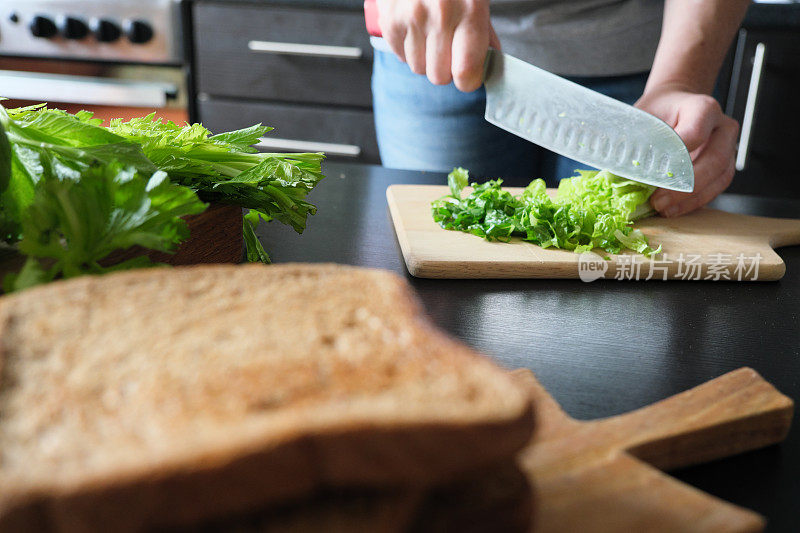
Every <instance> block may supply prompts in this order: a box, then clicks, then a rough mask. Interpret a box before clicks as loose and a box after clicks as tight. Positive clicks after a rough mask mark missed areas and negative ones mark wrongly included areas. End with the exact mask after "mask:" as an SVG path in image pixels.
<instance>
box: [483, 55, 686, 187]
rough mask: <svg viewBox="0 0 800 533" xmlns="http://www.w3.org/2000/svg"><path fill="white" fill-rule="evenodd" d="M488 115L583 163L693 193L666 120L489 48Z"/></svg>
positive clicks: (681, 147) (676, 138) (680, 151)
mask: <svg viewBox="0 0 800 533" xmlns="http://www.w3.org/2000/svg"><path fill="white" fill-rule="evenodd" d="M484 86H485V87H486V115H485V117H486V120H487V121H489V122H491V123H492V124H494V125H496V126H498V127H500V128H503V129H504V130H506V131H509V132H511V133H513V134H514V135H517V136H519V137H522V138H523V139H526V140H528V141H531V142H533V143H535V144H538V145H539V146H542V147H544V148H547V149H548V150H552V151H553V152H556V153H558V154H561V155H563V156H566V157H569V158H570V159H575V160H576V161H580V162H581V163H584V164H586V165H589V166H592V167H595V168H599V169H604V170H609V171H611V172H613V173H614V174H617V175H619V176H622V177H624V178H628V179H631V180H634V181H638V182H641V183H647V184H649V185H655V186H657V187H662V188H665V189H672V190H676V191H684V192H691V191H692V190H693V189H694V167H693V165H692V160H691V157H689V151H688V150H687V149H686V145H685V144H684V143H683V141H682V140H681V138H680V137H679V136H678V134H677V133H675V130H673V129H672V128H671V127H669V125H668V124H667V123H665V122H664V121H662V120H661V119H659V118H657V117H654V116H653V115H651V114H649V113H647V112H645V111H642V110H640V109H636V108H635V107H633V106H630V105H628V104H625V103H623V102H620V101H618V100H614V99H613V98H610V97H608V96H605V95H603V94H600V93H598V92H595V91H592V90H590V89H587V88H585V87H582V86H580V85H578V84H577V83H573V82H571V81H569V80H566V79H564V78H562V77H560V76H556V75H555V74H552V73H550V72H547V71H546V70H542V69H540V68H538V67H535V66H533V65H531V64H529V63H526V62H524V61H522V60H520V59H517V58H515V57H513V56H510V55H508V54H504V53H502V52H499V51H497V50H489V53H488V54H487V59H486V73H485V76H484Z"/></svg>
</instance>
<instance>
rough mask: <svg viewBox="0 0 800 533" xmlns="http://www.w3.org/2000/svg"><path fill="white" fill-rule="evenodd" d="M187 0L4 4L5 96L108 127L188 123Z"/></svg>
mask: <svg viewBox="0 0 800 533" xmlns="http://www.w3.org/2000/svg"><path fill="white" fill-rule="evenodd" d="M188 13H189V11H188V6H187V5H186V4H185V3H184V2H182V1H181V0H26V1H24V2H20V1H19V0H0V96H1V97H5V98H8V99H9V101H4V102H3V105H4V106H6V107H17V106H20V105H28V104H31V103H38V102H48V104H49V105H50V106H51V107H58V108H61V109H65V110H67V111H70V112H75V111H78V110H80V109H86V110H89V111H92V112H94V113H95V116H96V117H98V118H102V119H104V120H107V119H109V118H115V117H121V118H125V119H128V118H131V117H134V116H141V115H146V114H148V113H150V112H153V111H155V112H156V113H157V115H158V116H160V117H164V118H167V119H169V120H173V121H175V122H177V123H182V122H184V121H187V120H189V119H190V116H191V115H192V112H191V110H190V105H191V102H192V101H193V98H191V95H190V94H189V92H190V87H191V84H190V83H189V75H190V72H189V61H188V57H189V44H188V41H187V32H186V31H185V28H186V27H187V25H188V24H187V17H188Z"/></svg>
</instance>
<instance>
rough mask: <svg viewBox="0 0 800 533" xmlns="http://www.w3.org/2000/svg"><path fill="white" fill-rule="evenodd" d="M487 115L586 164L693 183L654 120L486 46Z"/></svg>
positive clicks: (653, 181)
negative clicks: (487, 49)
mask: <svg viewBox="0 0 800 533" xmlns="http://www.w3.org/2000/svg"><path fill="white" fill-rule="evenodd" d="M364 12H365V15H366V21H367V29H368V31H369V33H370V35H373V36H375V37H380V36H381V31H380V27H379V25H378V11H377V6H376V4H375V0H365V2H364ZM484 86H485V88H486V115H485V116H486V120H487V121H489V122H491V123H492V124H494V125H496V126H499V127H501V128H503V129H504V130H507V131H509V132H511V133H513V134H514V135H517V136H519V137H522V138H523V139H527V140H528V141H531V142H533V143H536V144H538V145H539V146H543V147H544V148H547V149H548V150H552V151H553V152H556V153H558V154H561V155H563V156H565V157H569V158H570V159H575V160H577V161H580V162H581V163H584V164H586V165H589V166H592V167H595V168H599V169H604V170H610V171H611V172H613V173H614V174H617V175H619V176H623V177H625V178H628V179H631V180H634V181H638V182H641V183H647V184H650V185H655V186H657V187H662V188H664V189H672V190H676V191H684V192H691V191H692V190H693V189H694V167H693V166H692V160H691V158H690V157H689V151H688V150H687V149H686V145H685V144H684V143H683V141H682V140H681V138H680V137H679V136H678V134H677V133H675V131H674V130H673V129H672V128H671V127H669V125H668V124H666V123H665V122H664V121H662V120H661V119H659V118H657V117H654V116H653V115H651V114H649V113H646V112H645V111H642V110H640V109H636V108H635V107H633V106H630V105H628V104H625V103H622V102H620V101H618V100H614V99H613V98H610V97H608V96H605V95H603V94H600V93H598V92H595V91H592V90H590V89H587V88H585V87H582V86H580V85H578V84H576V83H573V82H571V81H569V80H566V79H564V78H562V77H560V76H556V75H555V74H552V73H550V72H547V71H545V70H542V69H540V68H538V67H535V66H533V65H531V64H529V63H526V62H524V61H522V60H520V59H517V58H515V57H512V56H510V55H508V54H504V53H502V52H499V51H497V50H493V49H490V50H489V52H488V54H487V56H486V65H485V76H484Z"/></svg>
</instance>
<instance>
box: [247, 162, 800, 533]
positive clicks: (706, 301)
mask: <svg viewBox="0 0 800 533" xmlns="http://www.w3.org/2000/svg"><path fill="white" fill-rule="evenodd" d="M324 168H325V172H326V175H327V176H328V177H327V178H326V179H325V180H323V181H322V183H321V184H320V185H319V186H318V188H317V189H316V190H315V191H313V193H312V194H311V198H310V199H311V201H313V202H314V203H315V204H316V205H317V206H318V207H319V211H318V213H317V215H316V216H314V217H312V218H311V219H310V221H309V226H308V229H307V230H306V232H305V233H304V234H303V235H297V234H296V233H294V232H293V231H292V230H291V229H290V228H288V227H285V226H282V225H280V224H262V225H261V227H260V228H259V230H258V235H259V237H260V238H261V241H262V242H263V243H264V246H265V247H266V249H267V251H268V252H269V253H270V254H271V256H272V258H273V260H274V261H275V262H276V263H278V262H280V263H283V262H287V261H308V262H328V261H330V262H337V263H344V264H351V265H362V266H369V267H377V268H384V269H389V270H393V271H395V272H397V273H399V274H401V275H402V276H405V277H407V278H408V279H409V281H410V282H411V284H412V286H413V287H414V288H415V289H416V290H417V292H418V293H419V295H420V297H421V299H422V302H423V303H424V305H425V307H426V309H427V311H428V313H429V314H430V316H431V317H432V318H433V320H434V321H435V322H436V323H437V324H438V325H439V326H441V327H442V328H444V329H445V330H447V331H449V332H450V333H451V334H452V335H454V336H456V337H458V338H459V339H461V340H463V341H464V342H466V343H467V344H469V345H471V346H473V347H474V348H476V349H478V350H479V351H481V352H484V353H486V354H489V355H490V356H492V357H493V358H495V359H496V360H497V361H498V362H500V363H501V364H503V365H505V366H507V367H511V368H515V367H528V368H530V369H532V370H533V371H535V372H536V374H537V376H538V377H539V380H540V381H541V382H542V383H543V384H544V386H545V387H546V388H547V389H548V390H549V391H550V392H551V393H552V395H553V396H554V397H555V398H556V400H558V401H559V402H560V403H561V405H562V406H563V407H564V409H565V410H566V411H567V412H568V413H569V414H570V415H572V416H574V417H577V418H580V419H593V418H600V417H605V416H610V415H614V414H618V413H622V412H626V411H630V410H633V409H636V408H638V407H641V406H644V405H647V404H650V403H653V402H656V401H658V400H660V399H662V398H665V397H667V396H671V395H673V394H677V393H679V392H682V391H684V390H686V389H689V388H691V387H693V386H696V385H699V384H700V383H703V382H705V381H708V380H710V379H713V378H715V377H717V376H720V375H722V374H724V373H726V372H728V371H731V370H735V369H737V368H739V367H742V366H750V367H752V368H754V369H755V370H756V371H758V372H759V373H761V375H762V376H764V378H765V379H767V380H768V381H770V382H771V383H773V384H774V385H775V386H776V387H777V388H778V390H780V391H782V392H783V393H784V394H786V395H788V396H789V397H791V398H793V399H794V400H795V401H797V400H800V325H799V324H800V246H795V247H789V248H784V249H781V250H779V252H780V255H781V256H782V257H783V258H784V260H785V262H786V265H787V271H786V276H785V277H784V278H783V279H782V280H781V281H778V282H749V283H748V282H745V283H735V282H710V281H709V282H697V281H685V282H682V281H670V282H630V281H628V282H620V281H615V280H603V281H596V282H594V283H583V282H581V281H578V280H426V279H415V278H411V277H409V276H408V273H407V271H406V269H405V266H404V264H403V260H402V256H401V254H400V248H399V245H398V243H397V240H396V238H395V234H394V230H393V228H392V226H391V220H390V217H389V213H388V207H387V204H386V196H385V192H386V188H387V186H388V185H390V184H392V183H429V184H443V183H445V177H444V175H441V174H431V173H421V172H407V171H397V170H388V169H384V168H381V167H375V166H361V165H353V164H341V163H326V164H325V167H324ZM717 207H719V208H723V209H726V210H731V211H739V212H745V213H749V214H761V215H770V216H783V217H789V216H794V217H800V202H798V201H788V200H786V201H784V200H779V199H773V200H759V199H754V198H748V197H743V196H734V195H728V196H723V197H721V198H720V199H719V200H718V202H717ZM794 426H795V427H794V428H793V430H792V432H791V433H790V434H789V438H788V439H787V440H786V441H785V442H784V443H783V444H781V445H777V446H772V447H769V448H766V449H763V450H758V451H754V452H749V453H746V454H743V455H740V456H737V457H733V458H729V459H724V460H720V461H716V462H713V463H710V464H706V465H701V466H697V467H692V468H686V469H683V470H680V471H678V472H673V475H675V476H676V477H678V478H679V479H681V480H683V481H686V482H688V483H690V484H692V485H694V486H696V487H698V488H700V489H702V490H704V491H706V492H709V493H711V494H713V495H716V496H718V497H720V498H722V499H724V500H728V501H730V502H733V503H735V504H738V505H741V506H744V507H747V508H750V509H753V510H755V511H757V512H760V513H762V514H763V515H765V516H766V517H767V518H768V520H769V526H768V530H769V531H798V530H800V522H798V520H800V518H798V515H797V504H798V502H800V421H798V414H797V412H796V414H795V418H794Z"/></svg>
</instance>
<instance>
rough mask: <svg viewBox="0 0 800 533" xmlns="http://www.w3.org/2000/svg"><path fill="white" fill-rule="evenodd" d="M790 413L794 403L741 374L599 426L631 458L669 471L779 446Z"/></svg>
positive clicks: (746, 370)
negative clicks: (619, 442)
mask: <svg viewBox="0 0 800 533" xmlns="http://www.w3.org/2000/svg"><path fill="white" fill-rule="evenodd" d="M793 410H794V403H793V402H792V400H791V399H790V398H788V397H786V396H784V395H783V394H781V393H780V392H778V390H776V389H775V387H773V386H772V385H771V384H769V383H768V382H767V381H765V380H764V379H763V378H762V377H761V376H760V375H759V374H758V373H757V372H756V371H755V370H753V369H751V368H740V369H738V370H735V371H733V372H729V373H727V374H725V375H723V376H720V377H718V378H716V379H714V380H712V381H709V382H708V383H704V384H702V385H700V386H698V387H695V388H693V389H691V390H688V391H686V392H683V393H681V394H678V395H676V396H672V397H670V398H667V399H666V400H663V401H661V402H658V403H655V404H653V405H650V406H647V407H644V408H642V409H639V410H637V411H633V412H630V413H627V414H624V415H620V416H617V417H612V418H609V419H606V420H603V421H598V423H599V424H603V425H604V426H607V427H606V429H608V430H610V431H613V432H614V434H615V435H616V438H618V439H620V440H621V441H622V443H623V448H627V450H628V452H629V453H631V454H632V455H634V456H636V457H638V458H640V459H642V460H644V461H647V462H648V463H650V464H653V465H654V466H656V467H658V468H660V469H662V470H668V469H672V468H680V467H683V466H689V465H692V464H698V463H702V462H706V461H711V460H714V459H719V458H721V457H727V456H730V455H735V454H737V453H741V452H745V451H748V450H754V449H756V448H760V447H763V446H767V445H770V444H774V443H777V442H780V441H781V440H783V439H784V438H785V437H786V434H787V433H788V431H789V426H790V425H791V420H792V413H793ZM626 440H627V442H626Z"/></svg>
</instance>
